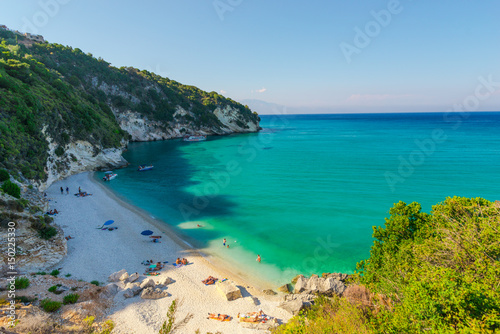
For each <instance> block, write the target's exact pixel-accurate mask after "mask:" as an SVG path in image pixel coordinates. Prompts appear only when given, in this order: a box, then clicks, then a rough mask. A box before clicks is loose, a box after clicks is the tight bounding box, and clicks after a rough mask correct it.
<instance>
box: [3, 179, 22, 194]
mask: <svg viewBox="0 0 500 334" xmlns="http://www.w3.org/2000/svg"><path fill="white" fill-rule="evenodd" d="M2 190H3V191H5V192H6V193H7V194H9V195H11V196H13V197H15V198H21V188H19V186H18V185H17V184H15V183H14V182H11V181H10V180H7V181H5V182H4V183H3V184H2Z"/></svg>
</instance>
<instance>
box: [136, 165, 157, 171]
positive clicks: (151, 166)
mask: <svg viewBox="0 0 500 334" xmlns="http://www.w3.org/2000/svg"><path fill="white" fill-rule="evenodd" d="M153 167H154V166H153V165H140V166H139V168H137V170H138V171H139V172H143V171H145V170H151V169H153Z"/></svg>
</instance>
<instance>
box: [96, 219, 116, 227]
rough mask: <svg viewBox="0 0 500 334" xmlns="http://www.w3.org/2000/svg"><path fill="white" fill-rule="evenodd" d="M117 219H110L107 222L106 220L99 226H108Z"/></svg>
mask: <svg viewBox="0 0 500 334" xmlns="http://www.w3.org/2000/svg"><path fill="white" fill-rule="evenodd" d="M114 222H115V221H114V220H108V221H107V222H105V223H104V224H102V226H101V227H97V228H103V227H104V226H108V225H111V224H113V223H114Z"/></svg>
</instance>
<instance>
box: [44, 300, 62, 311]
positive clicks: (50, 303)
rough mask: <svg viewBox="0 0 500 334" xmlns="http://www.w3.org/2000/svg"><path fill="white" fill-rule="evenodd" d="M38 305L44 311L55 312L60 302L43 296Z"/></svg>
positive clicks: (60, 304) (59, 306)
mask: <svg viewBox="0 0 500 334" xmlns="http://www.w3.org/2000/svg"><path fill="white" fill-rule="evenodd" d="M40 306H41V307H42V308H43V310H44V311H45V312H55V311H57V310H59V309H60V308H61V306H62V303H61V302H56V301H54V300H51V299H50V298H45V299H44V300H42V301H41V302H40Z"/></svg>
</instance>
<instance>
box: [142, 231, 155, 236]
mask: <svg viewBox="0 0 500 334" xmlns="http://www.w3.org/2000/svg"><path fill="white" fill-rule="evenodd" d="M141 234H142V235H151V234H153V231H150V230H146V231H142V232H141Z"/></svg>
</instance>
